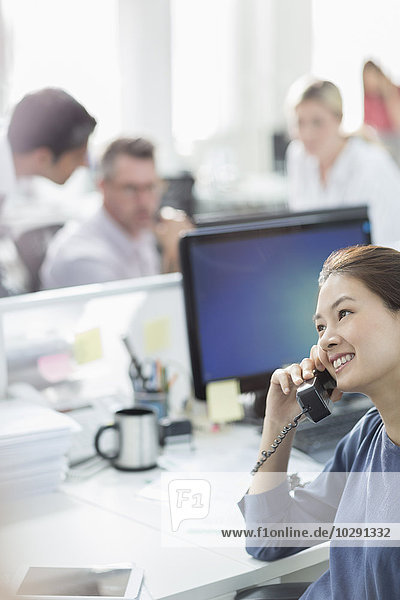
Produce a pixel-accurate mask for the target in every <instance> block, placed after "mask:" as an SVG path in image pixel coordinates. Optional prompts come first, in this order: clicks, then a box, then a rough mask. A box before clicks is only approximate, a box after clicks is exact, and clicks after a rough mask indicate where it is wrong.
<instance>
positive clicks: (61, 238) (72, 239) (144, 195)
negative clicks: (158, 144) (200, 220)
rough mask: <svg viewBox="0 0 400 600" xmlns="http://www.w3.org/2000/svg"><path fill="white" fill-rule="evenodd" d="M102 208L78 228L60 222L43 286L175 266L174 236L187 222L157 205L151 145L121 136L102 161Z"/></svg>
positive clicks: (129, 275) (154, 271)
mask: <svg viewBox="0 0 400 600" xmlns="http://www.w3.org/2000/svg"><path fill="white" fill-rule="evenodd" d="M101 171H102V178H101V181H100V184H99V186H100V189H101V192H102V195H103V205H102V207H101V209H100V210H99V211H98V212H97V213H96V214H95V215H94V216H93V217H92V218H91V219H90V220H89V221H86V222H85V223H82V224H81V225H79V226H78V227H77V228H76V227H75V228H74V229H72V228H71V227H65V228H63V230H61V231H60V232H59V233H58V234H57V235H56V236H55V238H54V239H53V240H52V242H51V244H50V245H49V248H48V252H47V255H46V259H45V261H44V263H43V266H42V269H41V280H42V285H43V287H44V288H55V287H66V286H73V285H81V284H86V283H101V282H104V281H115V280H119V279H129V278H132V277H141V276H146V275H155V274H158V273H161V272H171V271H176V270H178V268H179V261H178V240H179V235H180V233H181V231H184V230H187V229H190V228H191V224H190V221H189V220H188V219H187V217H186V215H185V214H184V213H183V212H182V211H175V210H174V209H167V211H166V212H163V210H162V211H160V212H159V206H160V200H161V184H160V181H159V178H158V176H157V172H156V165H155V159H154V146H153V144H152V143H151V142H149V141H147V140H145V139H143V138H137V139H131V138H121V139H117V140H115V141H114V142H113V143H112V144H111V145H110V146H109V147H108V148H107V150H106V151H105V153H104V155H103V158H102V161H101Z"/></svg>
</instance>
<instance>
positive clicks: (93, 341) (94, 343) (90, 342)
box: [74, 327, 103, 365]
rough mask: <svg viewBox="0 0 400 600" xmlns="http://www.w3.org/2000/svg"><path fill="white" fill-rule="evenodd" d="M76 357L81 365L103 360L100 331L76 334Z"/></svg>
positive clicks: (93, 330)
mask: <svg viewBox="0 0 400 600" xmlns="http://www.w3.org/2000/svg"><path fill="white" fill-rule="evenodd" d="M74 356H75V360H76V362H77V363H78V364H79V365H82V364H84V363H88V362H92V361H93V360H99V359H100V358H103V348H102V345H101V335H100V329H99V328H98V327H96V328H95V329H89V330H88V331H83V332H82V333H77V334H75V341H74Z"/></svg>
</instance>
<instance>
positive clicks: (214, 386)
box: [206, 379, 244, 423]
mask: <svg viewBox="0 0 400 600" xmlns="http://www.w3.org/2000/svg"><path fill="white" fill-rule="evenodd" d="M239 396H240V385H239V381H238V380H237V379H225V380H224V381H213V382H211V383H208V384H207V386H206V399H207V411H208V418H209V419H210V421H211V422H212V423H227V422H229V421H239V420H240V419H242V418H243V415H244V411H243V406H242V405H241V404H240V402H239Z"/></svg>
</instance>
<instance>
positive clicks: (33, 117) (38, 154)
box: [0, 88, 96, 296]
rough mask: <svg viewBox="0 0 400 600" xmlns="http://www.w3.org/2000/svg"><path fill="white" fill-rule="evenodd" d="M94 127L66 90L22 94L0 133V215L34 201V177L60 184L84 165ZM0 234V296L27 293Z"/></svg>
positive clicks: (14, 255)
mask: <svg viewBox="0 0 400 600" xmlns="http://www.w3.org/2000/svg"><path fill="white" fill-rule="evenodd" d="M95 126H96V120H95V119H94V117H92V116H91V115H90V114H89V113H88V112H87V110H86V109H85V108H84V106H82V104H80V103H79V102H78V101H77V100H75V98H73V97H72V96H70V95H69V94H67V93H66V92H65V91H64V90H61V89H58V88H45V89H41V90H38V91H36V92H32V93H29V94H27V95H25V96H24V97H23V98H22V100H21V101H20V102H19V103H18V104H17V105H16V106H15V108H14V110H13V112H12V113H11V116H10V120H9V123H8V126H7V127H6V128H5V130H4V131H2V132H1V133H0V210H1V209H2V208H5V206H4V205H5V204H7V205H8V206H10V205H12V204H14V203H17V201H21V200H23V201H24V202H25V201H27V202H29V201H32V199H34V198H36V197H35V194H34V192H33V189H32V184H33V177H34V176H37V175H39V176H42V177H44V178H46V179H48V180H50V181H52V182H54V183H57V184H64V183H65V182H66V181H67V180H68V179H69V177H70V176H71V175H72V173H73V172H74V171H75V170H76V169H77V168H78V167H80V166H87V164H88V159H87V144H88V139H89V136H90V134H91V133H92V132H93V130H94V128H95ZM0 223H1V216H0ZM0 229H1V230H0V256H1V258H0V296H8V295H13V294H17V293H21V292H23V291H26V289H27V288H28V287H29V284H28V280H29V274H28V273H27V272H26V269H25V266H24V265H23V264H22V262H21V261H20V259H19V256H18V252H17V250H16V248H15V245H14V242H13V236H12V235H11V232H9V230H8V228H7V227H6V226H4V225H3V226H2V227H1V228H0Z"/></svg>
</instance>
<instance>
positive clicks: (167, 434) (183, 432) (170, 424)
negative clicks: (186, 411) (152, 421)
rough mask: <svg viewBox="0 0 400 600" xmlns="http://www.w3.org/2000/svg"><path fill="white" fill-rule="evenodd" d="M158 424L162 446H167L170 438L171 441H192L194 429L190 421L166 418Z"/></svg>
mask: <svg viewBox="0 0 400 600" xmlns="http://www.w3.org/2000/svg"><path fill="white" fill-rule="evenodd" d="M158 424H159V428H160V446H165V444H166V442H167V439H168V438H171V441H188V442H189V443H190V442H191V441H192V431H193V428H192V423H191V422H190V421H189V419H185V418H182V419H180V418H176V419H170V418H169V417H164V418H163V419H160V420H159V422H158Z"/></svg>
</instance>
